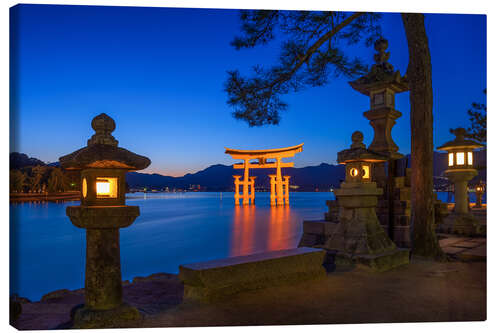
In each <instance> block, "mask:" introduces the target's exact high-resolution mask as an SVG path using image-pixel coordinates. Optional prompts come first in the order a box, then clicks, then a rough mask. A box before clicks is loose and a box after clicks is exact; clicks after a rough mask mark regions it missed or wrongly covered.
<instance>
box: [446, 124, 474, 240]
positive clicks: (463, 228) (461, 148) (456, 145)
mask: <svg viewBox="0 0 500 333" xmlns="http://www.w3.org/2000/svg"><path fill="white" fill-rule="evenodd" d="M452 133H453V134H455V136H456V138H455V139H454V140H452V141H449V142H447V143H445V144H444V145H442V146H441V147H438V148H437V149H438V150H442V151H446V152H447V153H448V159H447V160H448V168H447V170H446V171H445V175H446V177H448V179H449V180H450V181H451V182H452V183H453V185H454V188H455V209H454V211H453V214H450V215H449V216H448V217H447V218H446V219H445V220H444V229H445V230H447V231H451V232H454V233H459V234H466V235H471V234H475V233H477V232H478V230H477V228H478V224H477V220H476V219H475V218H474V216H473V215H472V214H471V213H470V211H469V200H468V192H467V188H468V186H467V185H468V183H469V181H470V180H471V179H472V178H474V177H475V176H476V175H477V173H478V172H477V170H476V169H475V168H474V163H473V162H474V161H473V156H474V154H473V151H474V149H477V148H481V147H483V145H481V144H479V143H477V142H476V141H473V140H467V139H465V134H466V130H465V129H463V128H457V129H455V130H453V131H452Z"/></svg>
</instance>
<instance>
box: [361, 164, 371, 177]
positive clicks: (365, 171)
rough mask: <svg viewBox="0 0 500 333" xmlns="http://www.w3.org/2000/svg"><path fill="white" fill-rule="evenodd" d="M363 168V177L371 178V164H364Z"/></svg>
mask: <svg viewBox="0 0 500 333" xmlns="http://www.w3.org/2000/svg"><path fill="white" fill-rule="evenodd" d="M362 170H363V171H362V172H361V174H362V178H363V179H370V166H368V165H363V166H362Z"/></svg>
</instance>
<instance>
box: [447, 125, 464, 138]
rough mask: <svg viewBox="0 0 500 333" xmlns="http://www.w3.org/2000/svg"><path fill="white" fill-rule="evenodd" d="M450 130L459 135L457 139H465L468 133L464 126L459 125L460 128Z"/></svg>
mask: <svg viewBox="0 0 500 333" xmlns="http://www.w3.org/2000/svg"><path fill="white" fill-rule="evenodd" d="M450 132H451V133H452V134H455V136H456V137H457V138H456V140H458V141H463V140H464V139H465V134H467V131H466V130H465V128H462V127H459V128H456V129H454V130H453V129H452V130H450Z"/></svg>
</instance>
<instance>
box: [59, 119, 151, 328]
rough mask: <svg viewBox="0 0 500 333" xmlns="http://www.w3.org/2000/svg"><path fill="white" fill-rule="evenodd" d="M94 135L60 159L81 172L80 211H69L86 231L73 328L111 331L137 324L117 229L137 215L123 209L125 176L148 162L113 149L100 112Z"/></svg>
mask: <svg viewBox="0 0 500 333" xmlns="http://www.w3.org/2000/svg"><path fill="white" fill-rule="evenodd" d="M92 128H93V129H94V130H95V132H96V133H95V134H94V135H93V136H92V137H91V138H90V139H89V140H88V141H87V146H86V147H84V148H81V149H79V150H77V151H75V152H73V153H71V154H69V155H66V156H63V157H60V158H59V162H60V164H61V167H63V168H64V169H67V170H79V171H80V172H81V184H82V188H81V197H80V206H69V207H67V209H66V214H67V215H68V217H69V218H70V220H71V222H72V223H73V224H74V225H75V226H77V227H79V228H84V229H86V238H87V251H86V267H85V305H84V306H83V307H79V308H78V309H76V311H75V315H74V327H75V328H99V327H113V326H115V324H117V323H119V324H123V323H131V324H132V323H133V322H135V321H137V320H140V318H141V315H140V313H139V311H138V310H137V309H135V308H133V307H131V306H130V305H128V304H126V303H124V302H123V299H122V277H121V266H120V233H119V228H125V227H128V226H130V225H131V224H132V223H133V222H134V220H135V219H136V218H137V217H138V216H139V207H138V206H126V205H125V174H126V173H127V172H128V171H131V170H141V169H144V168H146V167H148V166H149V164H150V163H151V161H150V160H149V159H148V158H147V157H144V156H140V155H137V154H134V153H132V152H130V151H128V150H126V149H124V148H119V147H118V141H117V140H115V138H114V137H113V136H112V135H111V132H113V131H114V130H115V122H114V120H113V119H112V118H110V117H109V116H108V115H106V114H104V113H102V114H100V115H98V116H96V117H95V118H94V119H93V120H92Z"/></svg>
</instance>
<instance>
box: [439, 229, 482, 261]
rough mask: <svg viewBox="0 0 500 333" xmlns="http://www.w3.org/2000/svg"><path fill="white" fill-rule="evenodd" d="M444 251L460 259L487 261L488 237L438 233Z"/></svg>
mask: <svg viewBox="0 0 500 333" xmlns="http://www.w3.org/2000/svg"><path fill="white" fill-rule="evenodd" d="M438 237H439V238H441V237H442V239H440V240H439V245H441V248H442V249H443V251H444V252H445V253H446V254H447V255H450V256H451V257H455V258H457V259H459V260H466V261H486V238H484V237H459V236H456V235H449V234H438Z"/></svg>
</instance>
